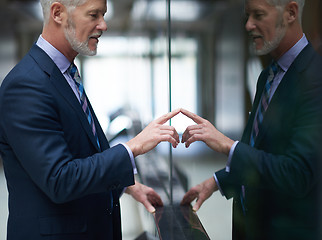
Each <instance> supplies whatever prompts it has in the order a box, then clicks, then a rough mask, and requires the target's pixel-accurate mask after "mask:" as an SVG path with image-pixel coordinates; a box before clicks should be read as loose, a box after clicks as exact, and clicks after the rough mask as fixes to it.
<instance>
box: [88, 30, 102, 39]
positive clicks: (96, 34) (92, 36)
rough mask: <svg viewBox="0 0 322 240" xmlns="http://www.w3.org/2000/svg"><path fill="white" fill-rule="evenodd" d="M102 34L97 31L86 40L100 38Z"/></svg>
mask: <svg viewBox="0 0 322 240" xmlns="http://www.w3.org/2000/svg"><path fill="white" fill-rule="evenodd" d="M102 34H103V31H98V32H97V33H93V34H91V35H90V36H89V37H88V38H89V39H90V38H99V37H101V36H102Z"/></svg>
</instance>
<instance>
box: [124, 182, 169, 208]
mask: <svg viewBox="0 0 322 240" xmlns="http://www.w3.org/2000/svg"><path fill="white" fill-rule="evenodd" d="M125 192H126V193H128V194H130V195H131V196H132V197H133V198H134V199H135V200H136V201H138V202H140V203H142V204H143V205H144V207H145V208H146V209H147V210H148V211H149V212H150V213H154V212H155V208H154V206H163V202H162V200H161V198H160V196H159V194H157V193H156V192H155V191H154V190H153V189H152V188H150V187H148V186H145V185H143V184H141V183H139V182H137V181H135V184H134V185H132V186H129V187H127V188H126V190H125Z"/></svg>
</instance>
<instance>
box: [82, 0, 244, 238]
mask: <svg viewBox="0 0 322 240" xmlns="http://www.w3.org/2000/svg"><path fill="white" fill-rule="evenodd" d="M242 13H243V12H242V10H241V4H236V3H231V2H229V1H182V0H180V1H179V0H154V1H149V0H136V1H119V0H115V1H109V2H108V14H107V19H106V21H107V25H108V31H107V32H106V33H104V35H103V37H102V38H101V40H100V43H99V47H98V54H97V56H94V57H79V58H78V60H79V64H78V65H80V66H81V71H82V76H83V79H84V82H85V89H86V91H87V95H88V96H89V98H90V100H91V103H92V105H93V108H94V110H95V112H96V115H97V116H98V119H99V121H100V123H101V125H102V127H103V130H104V131H105V132H106V134H107V136H108V138H109V140H110V141H111V143H112V145H113V144H116V143H118V142H120V141H126V140H127V139H128V138H129V137H131V136H133V135H135V134H137V133H138V132H139V131H140V129H142V128H144V127H145V126H146V125H147V124H148V123H149V122H151V121H152V120H153V119H155V118H157V117H158V116H161V115H162V114H164V113H167V112H169V111H170V110H173V109H176V108H181V107H182V108H186V109H188V110H189V111H192V112H194V113H197V114H198V115H200V116H202V117H204V118H206V119H208V120H209V121H210V122H212V123H213V124H217V125H218V128H219V129H220V130H222V131H224V132H225V133H226V134H231V135H234V136H238V135H239V134H240V133H241V130H242V126H243V123H244V122H243V121H244V119H243V112H244V108H243V98H244V95H243V94H244V89H243V85H244V78H243V76H244V75H245V73H244V69H243V64H242V63H243V59H244V53H243V51H244V41H243V37H244V36H243V31H242V26H241V24H242V21H241V20H240V19H241V17H242V16H241V15H242ZM231 21H234V23H235V24H233V25H234V27H233V28H231V26H230V25H231ZM227 53H228V54H227ZM227 78H228V79H229V81H226V79H227ZM233 102H237V103H238V105H232V104H231V103H233ZM231 122H234V123H237V124H231ZM168 124H171V125H173V126H174V127H175V128H176V129H177V131H178V133H179V135H180V136H181V135H182V133H183V132H184V130H185V129H186V127H187V126H189V125H191V124H195V123H194V122H193V121H192V120H190V119H188V118H186V117H185V116H183V115H178V116H176V117H174V118H173V119H172V120H171V121H170V122H169V123H168ZM142 158H143V159H142ZM155 162H156V163H155ZM224 162H225V159H224V158H223V156H220V155H218V154H216V153H214V152H213V151H211V150H210V149H209V148H208V147H207V146H206V145H205V144H203V143H200V142H197V143H193V144H192V145H191V146H190V147H189V148H188V149H186V148H185V146H184V145H183V144H180V145H179V146H178V148H176V149H172V147H171V146H170V144H169V143H161V144H159V145H158V146H157V148H156V149H155V150H154V151H151V153H149V154H146V155H145V156H144V157H139V158H138V159H137V164H138V168H139V175H140V174H141V175H144V174H147V175H149V174H150V175H151V172H153V174H152V176H151V178H153V179H154V180H153V181H152V183H153V184H156V182H157V184H156V185H153V187H154V188H155V190H157V191H158V193H159V194H160V196H161V197H162V200H163V202H164V204H165V207H167V206H175V207H174V208H170V210H169V209H168V210H166V209H167V208H165V209H164V211H165V212H167V213H169V212H170V215H173V216H174V215H176V214H177V210H178V209H180V208H179V207H178V206H179V203H180V201H181V199H182V197H183V195H184V193H185V191H186V190H187V189H188V188H190V187H192V186H194V185H196V184H198V183H200V182H201V181H203V180H205V179H206V178H209V177H210V176H212V174H213V173H214V172H215V171H216V170H218V169H219V168H222V167H223V166H224ZM150 164H152V166H149V165H150ZM142 165H143V166H142ZM147 169H149V170H147ZM150 175H149V177H146V176H145V177H144V176H141V177H143V178H145V180H146V179H147V178H150ZM150 180H151V179H150ZM148 183H150V182H148ZM160 189H161V191H160ZM122 201H124V202H126V201H128V200H127V199H126V196H123V197H122ZM121 205H122V207H124V208H126V206H127V204H121ZM204 205H205V206H204V207H203V208H202V209H200V211H199V212H198V216H199V217H200V221H201V223H202V225H201V228H202V226H204V227H205V230H206V232H208V234H209V237H210V238H211V239H216V238H217V239H225V237H226V238H227V236H230V231H231V223H230V222H231V219H230V217H231V213H230V212H231V209H230V208H231V202H229V201H227V200H226V199H225V198H223V197H222V196H219V195H216V197H215V198H212V199H211V200H209V201H207V202H206V203H205V204H204ZM173 209H174V210H173ZM210 210H211V211H210ZM129 211H131V210H129V209H126V210H124V211H123V212H126V216H125V217H123V221H125V223H124V224H123V227H124V228H125V229H124V231H123V232H124V234H125V237H126V234H127V231H131V229H126V226H128V225H130V224H126V221H127V219H129V216H128V213H129ZM212 211H217V212H219V213H217V214H218V216H219V218H221V219H222V220H221V221H220V222H219V223H218V226H219V227H218V228H216V229H214V228H213V218H212V214H210V212H212ZM179 212H180V211H179ZM145 215H146V214H145ZM166 215H167V216H169V215H168V214H166ZM135 216H136V215H135V214H134V215H133V220H134V222H137V221H136V217H135ZM130 219H131V218H130ZM133 220H132V223H133ZM128 221H130V222H131V220H128ZM148 221H149V220H147V221H143V222H145V223H144V224H139V225H140V226H136V228H138V229H140V230H139V231H142V230H143V231H145V230H146V229H152V231H150V232H153V229H155V226H148V227H147V226H143V225H146V222H148ZM220 224H221V225H220ZM152 225H153V224H152ZM132 230H133V229H132ZM133 231H134V230H133ZM129 234H130V233H129ZM133 234H135V233H133Z"/></svg>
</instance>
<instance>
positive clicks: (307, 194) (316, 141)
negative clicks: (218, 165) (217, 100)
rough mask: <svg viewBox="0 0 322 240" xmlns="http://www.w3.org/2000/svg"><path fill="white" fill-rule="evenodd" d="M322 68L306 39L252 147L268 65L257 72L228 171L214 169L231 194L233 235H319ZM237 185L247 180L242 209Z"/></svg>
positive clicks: (277, 92) (305, 237) (253, 237)
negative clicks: (252, 96)
mask: <svg viewBox="0 0 322 240" xmlns="http://www.w3.org/2000/svg"><path fill="white" fill-rule="evenodd" d="M321 68H322V61H321V59H320V58H319V56H318V55H317V54H316V53H315V52H314V50H313V48H312V46H311V45H310V44H309V45H308V46H307V47H305V48H304V49H303V51H302V52H301V53H300V54H299V56H298V57H297V58H296V59H295V61H294V62H293V64H292V65H291V66H290V68H289V70H288V71H287V72H286V74H285V76H284V78H283V79H282V81H281V83H280V85H279V86H278V88H277V90H276V92H275V94H274V96H273V98H272V100H271V102H270V105H269V106H268V109H267V112H266V114H265V116H264V120H263V123H262V126H261V127H260V129H259V135H258V137H257V139H256V142H255V146H254V148H253V147H250V146H249V139H250V133H251V130H252V125H253V121H254V116H255V113H256V109H257V107H258V104H259V101H260V98H261V93H262V91H263V87H264V85H265V82H266V80H267V76H268V69H265V70H264V71H263V72H262V74H261V75H260V77H259V80H258V84H257V91H256V96H255V100H254V105H253V108H252V111H251V115H250V118H249V121H248V123H247V126H246V128H245V130H244V133H243V136H242V139H241V142H239V143H238V144H237V146H236V149H235V152H234V155H233V158H232V161H231V166H230V167H231V168H230V173H226V172H225V170H221V171H218V172H217V173H216V175H217V178H218V181H219V183H220V186H221V188H222V190H223V192H224V194H225V196H226V197H227V198H231V197H233V198H234V200H233V239H261V240H265V239H270V240H272V239H273V240H278V239H281V240H288V239H292V240H293V239H306V240H307V239H318V230H319V226H318V216H317V215H318V206H319V203H318V195H317V193H318V192H317V188H318V178H319V175H321V174H319V169H318V164H319V162H320V161H321V160H322V158H321V155H320V149H321V143H322V141H321V135H322V134H321V133H322V131H321V130H322V128H321V124H322V117H321V115H322V74H321ZM241 185H244V186H245V207H246V212H245V214H244V213H243V211H242V207H241V201H240V191H241Z"/></svg>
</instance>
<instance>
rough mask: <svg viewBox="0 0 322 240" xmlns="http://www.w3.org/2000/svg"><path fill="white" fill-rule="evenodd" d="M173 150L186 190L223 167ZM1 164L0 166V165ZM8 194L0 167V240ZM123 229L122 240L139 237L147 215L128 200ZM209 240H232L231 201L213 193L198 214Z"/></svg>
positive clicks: (211, 158)
mask: <svg viewBox="0 0 322 240" xmlns="http://www.w3.org/2000/svg"><path fill="white" fill-rule="evenodd" d="M181 151H182V149H176V150H174V152H173V155H174V157H173V160H174V161H175V163H176V164H177V165H178V166H180V168H181V169H182V171H183V172H184V173H185V174H187V176H188V183H189V186H190V187H191V186H194V185H196V184H198V183H200V182H202V181H203V180H205V179H207V178H209V177H211V176H212V174H213V173H214V171H216V170H218V169H220V168H222V167H223V166H224V165H225V158H224V157H223V156H220V155H211V154H210V155H207V157H198V155H197V154H195V152H194V149H193V148H192V149H191V150H186V149H185V150H184V154H182V153H181ZM0 163H1V162H0ZM7 199H8V193H7V187H6V183H5V177H4V173H3V169H2V166H1V164H0V240H5V239H6V221H7V216H8V210H7V205H8V201H7ZM121 206H122V228H123V238H124V240H133V239H135V238H136V237H137V236H139V235H140V234H141V233H142V231H143V229H144V227H143V225H144V220H142V221H138V219H144V217H143V218H142V215H143V216H146V215H149V213H147V212H146V211H145V210H144V208H143V207H142V205H141V204H138V203H137V202H135V201H134V200H133V199H132V198H131V197H130V196H128V195H126V194H125V195H124V196H122V198H121ZM197 214H198V216H199V219H200V221H201V223H202V224H203V226H204V228H205V230H206V232H207V233H208V235H209V237H210V239H215V240H216V239H218V240H230V239H231V200H226V198H225V197H223V196H221V194H220V192H216V193H214V194H213V195H212V196H211V197H210V198H209V199H208V200H207V201H206V202H205V203H204V204H203V206H202V207H201V209H200V210H199V211H198V212H197Z"/></svg>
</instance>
